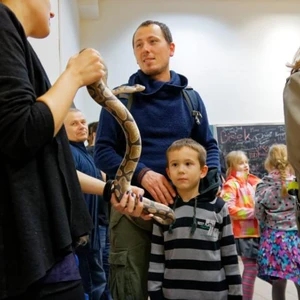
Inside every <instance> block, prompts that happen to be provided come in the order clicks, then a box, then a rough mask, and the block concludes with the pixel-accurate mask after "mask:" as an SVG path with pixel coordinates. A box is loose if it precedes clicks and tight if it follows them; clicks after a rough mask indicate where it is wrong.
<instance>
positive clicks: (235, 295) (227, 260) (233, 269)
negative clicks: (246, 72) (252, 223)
mask: <svg viewBox="0 0 300 300" xmlns="http://www.w3.org/2000/svg"><path fill="white" fill-rule="evenodd" d="M222 214H223V224H222V227H221V228H222V231H221V233H220V237H221V240H220V246H221V247H220V250H221V260H222V265H223V267H224V270H225V276H226V281H227V284H228V299H240V300H242V298H243V297H242V278H241V274H240V269H239V263H238V255H237V251H236V245H235V240H234V236H233V232H232V225H231V221H230V216H229V212H228V208H227V205H226V204H225V205H224V206H223V209H222Z"/></svg>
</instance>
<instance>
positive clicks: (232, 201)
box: [221, 180, 254, 220]
mask: <svg viewBox="0 0 300 300" xmlns="http://www.w3.org/2000/svg"><path fill="white" fill-rule="evenodd" d="M221 197H222V198H223V200H224V201H226V202H227V203H228V209H229V214H230V216H231V218H232V219H233V220H246V219H254V208H248V207H240V206H239V205H238V197H239V196H238V188H237V187H236V186H235V183H234V182H233V181H232V180H230V181H227V182H225V183H224V185H223V189H222V193H221Z"/></svg>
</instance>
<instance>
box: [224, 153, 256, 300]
mask: <svg viewBox="0 0 300 300" xmlns="http://www.w3.org/2000/svg"><path fill="white" fill-rule="evenodd" d="M226 164H227V174H226V175H227V178H226V181H225V183H224V185H223V190H222V193H221V197H223V199H224V200H225V201H226V202H227V203H228V209H229V214H230V217H231V220H232V226H233V234H234V237H235V242H236V246H237V252H238V255H239V256H240V257H241V259H242V262H243V265H244V271H243V275H242V285H243V299H244V300H251V299H252V298H253V293H254V282H255V278H256V275H257V264H256V257H257V251H258V244H259V226H258V221H257V219H256V218H255V216H254V195H255V187H256V185H257V183H258V182H259V181H260V179H259V178H258V177H256V176H254V175H252V174H249V161H248V157H247V155H246V153H245V152H243V151H232V152H230V153H229V154H228V155H227V156H226Z"/></svg>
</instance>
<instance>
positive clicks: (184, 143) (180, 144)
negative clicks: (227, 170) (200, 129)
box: [166, 138, 206, 167]
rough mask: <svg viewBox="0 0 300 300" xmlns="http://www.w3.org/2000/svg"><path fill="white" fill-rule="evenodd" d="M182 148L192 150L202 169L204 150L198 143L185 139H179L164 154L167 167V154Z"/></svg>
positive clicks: (204, 156)
mask: <svg viewBox="0 0 300 300" xmlns="http://www.w3.org/2000/svg"><path fill="white" fill-rule="evenodd" d="M183 147H188V148H190V149H193V150H194V151H196V152H197V153H198V159H199V163H200V166H201V167H203V166H205V164H206V150H205V148H204V147H203V146H201V145H200V144H199V143H198V142H196V141H195V140H193V139H190V138H185V139H180V140H177V141H175V142H173V143H172V144H171V146H170V147H169V148H168V149H167V152H166V158H167V167H168V166H169V159H168V156H169V153H170V152H172V151H175V150H179V149H181V148H183Z"/></svg>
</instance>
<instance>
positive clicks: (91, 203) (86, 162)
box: [64, 108, 110, 300]
mask: <svg viewBox="0 0 300 300" xmlns="http://www.w3.org/2000/svg"><path fill="white" fill-rule="evenodd" d="M64 125H65V128H66V132H67V136H68V139H69V143H70V147H71V151H72V154H73V158H74V162H75V168H76V170H78V171H80V172H82V173H85V174H87V175H90V176H92V177H94V178H98V179H101V180H102V176H101V173H100V172H99V170H98V169H97V168H96V166H95V164H94V159H93V157H92V156H91V155H90V154H89V153H88V151H87V150H86V148H85V145H84V142H85V141H86V140H87V138H88V125H87V122H86V119H85V116H84V115H83V114H82V112H81V111H80V110H78V109H76V108H71V109H70V110H69V112H68V114H67V116H66V119H65V121H64ZM83 195H84V199H85V202H86V205H87V207H88V210H89V212H90V215H91V217H92V220H93V225H94V229H93V231H92V233H91V236H90V239H89V242H88V243H87V244H86V245H85V246H82V247H79V248H77V249H76V255H77V256H78V259H79V271H80V275H81V277H82V282H83V287H84V291H85V293H86V294H88V296H89V300H100V299H101V300H104V299H110V298H106V297H105V293H104V291H105V288H106V274H105V271H104V268H103V262H102V252H101V241H100V240H101V233H100V229H99V212H100V206H101V198H102V197H100V196H98V195H92V194H83ZM102 202H103V199H102Z"/></svg>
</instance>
